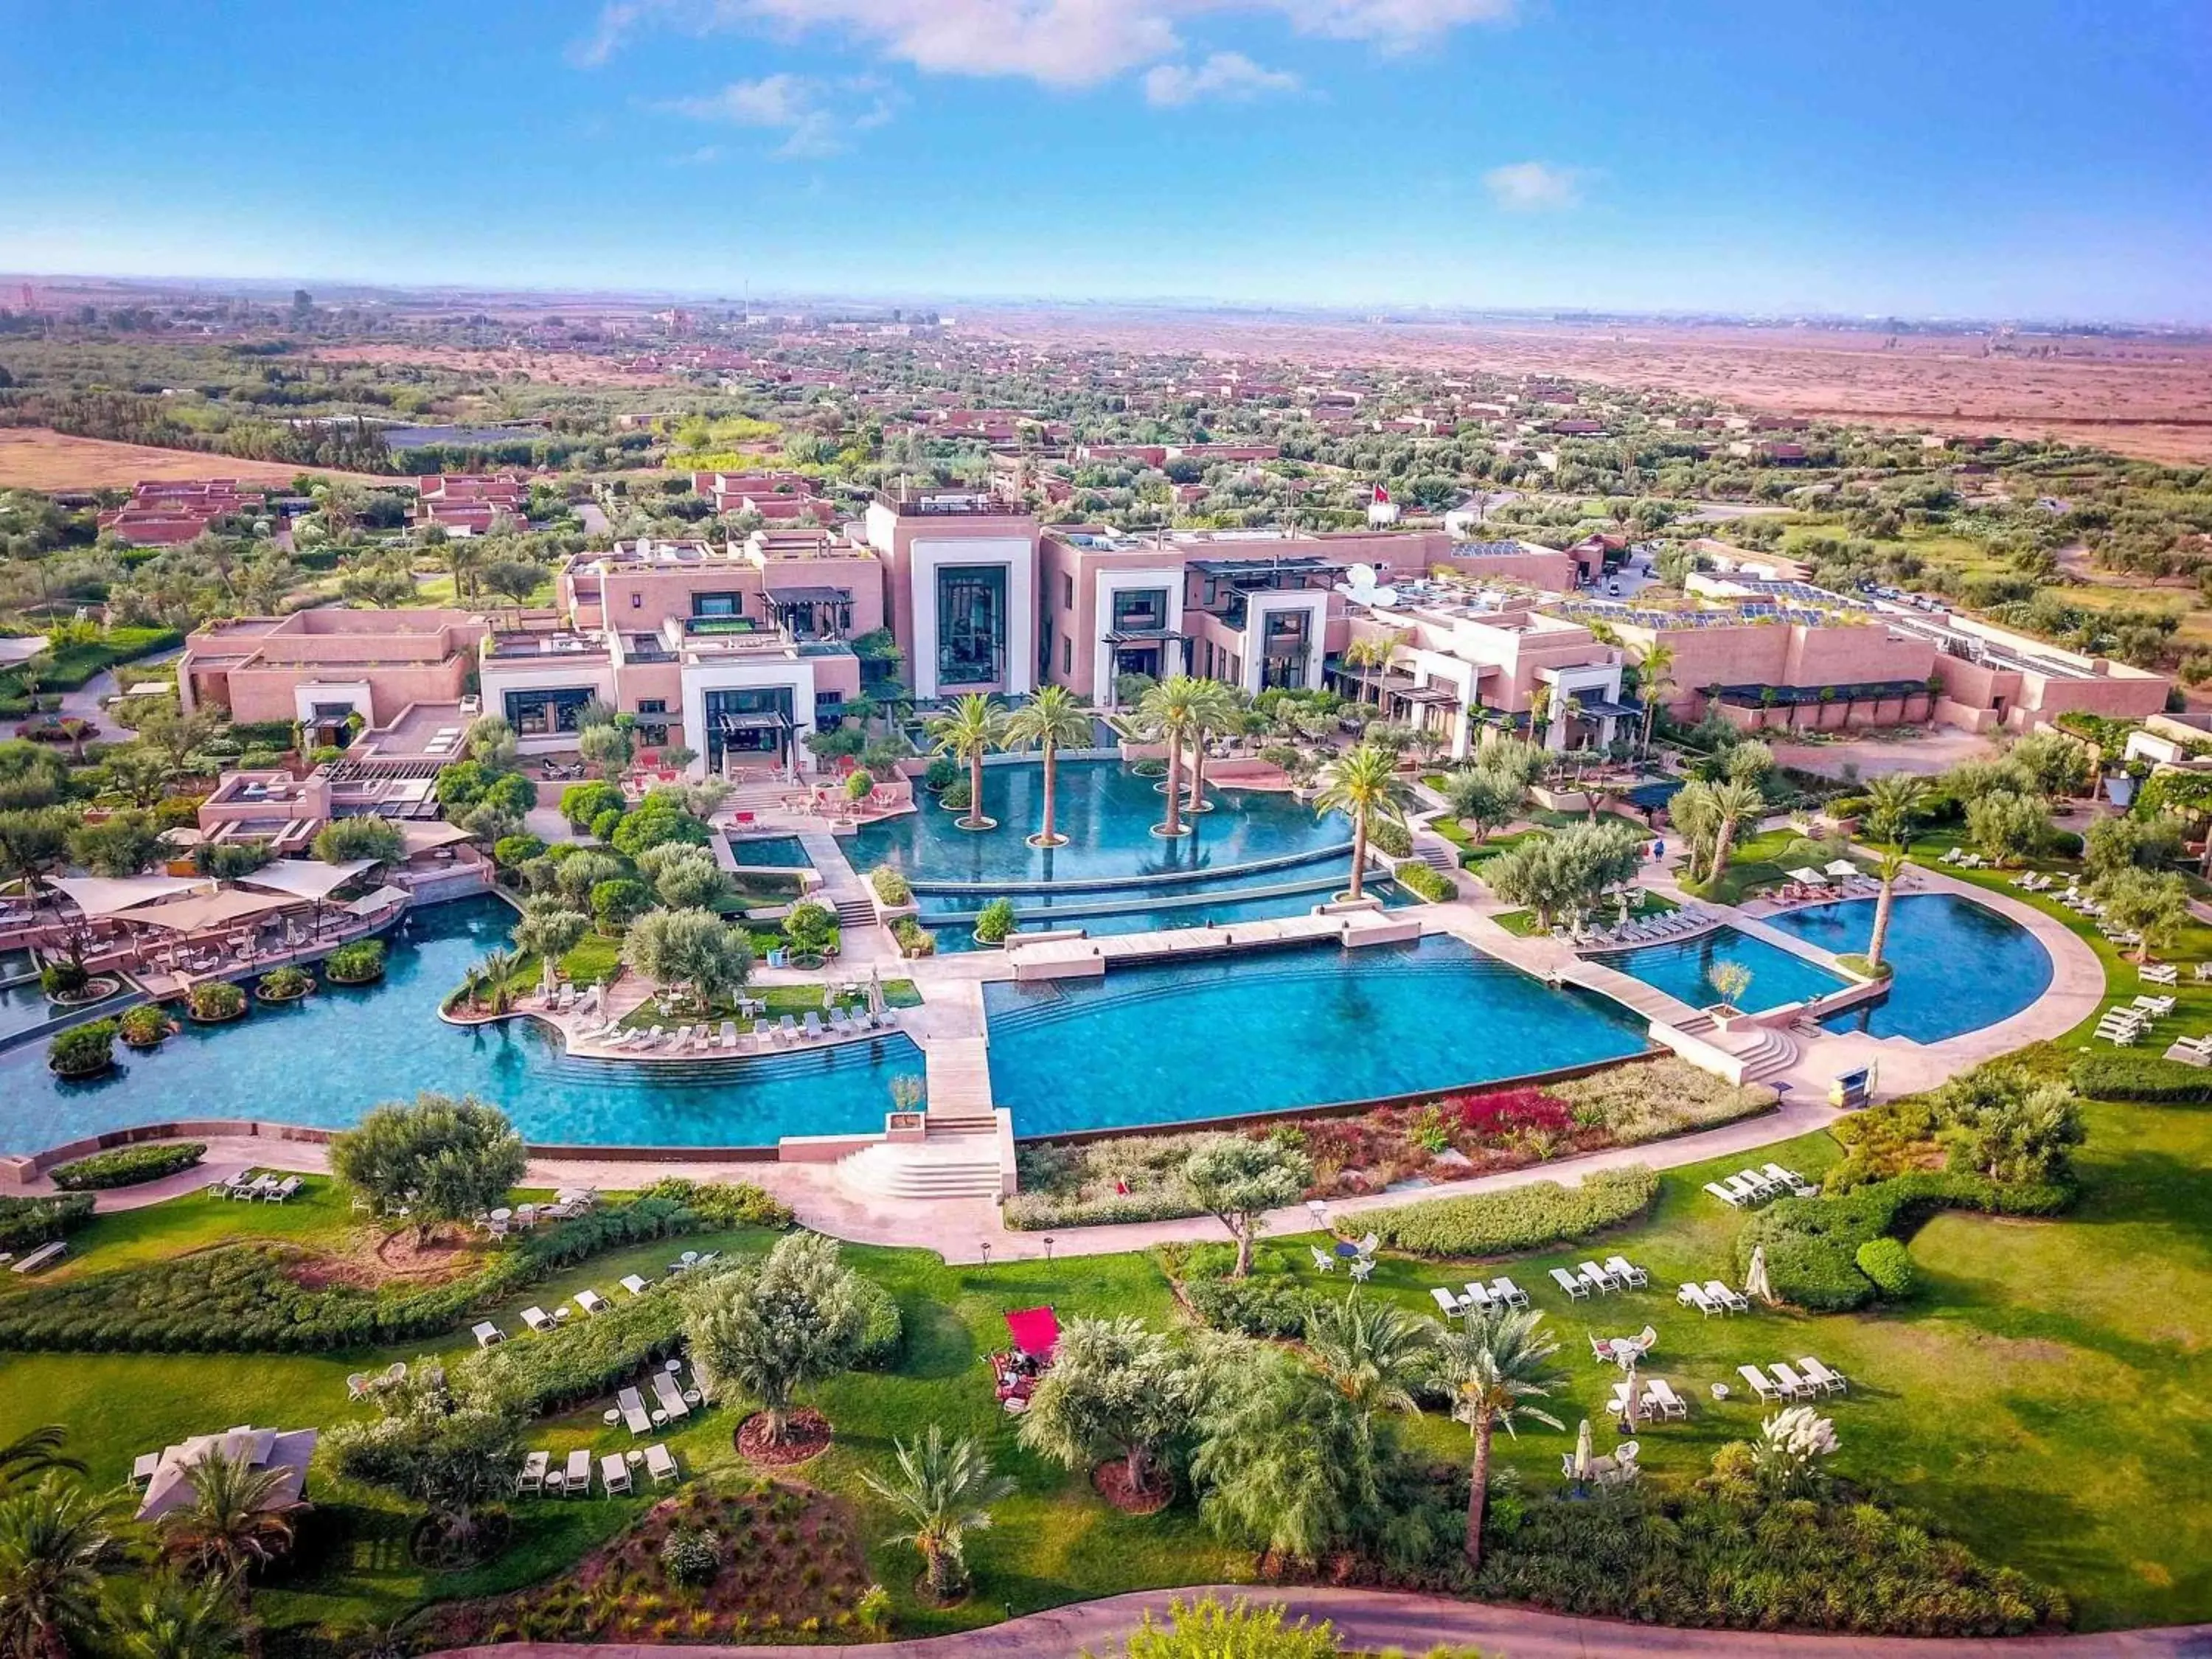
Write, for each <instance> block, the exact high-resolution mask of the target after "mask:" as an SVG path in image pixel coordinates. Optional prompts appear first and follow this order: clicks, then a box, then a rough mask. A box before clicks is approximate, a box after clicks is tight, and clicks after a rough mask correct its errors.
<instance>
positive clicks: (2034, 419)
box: [962, 308, 2212, 462]
mask: <svg viewBox="0 0 2212 1659" xmlns="http://www.w3.org/2000/svg"><path fill="white" fill-rule="evenodd" d="M962 323H963V327H965V328H969V329H974V330H977V331H983V332H987V333H990V334H994V335H997V336H1000V337H1005V338H1007V339H1017V340H1025V341H1030V342H1036V343H1057V344H1061V345H1078V344H1085V343H1090V344H1103V345H1109V346H1118V347H1122V348H1125V349H1135V350H1153V351H1170V352H1195V353H1200V354H1202V355H1206V356H1213V357H1218V358H1228V357H1240V356H1249V357H1257V358H1262V359H1287V360H1290V361H1291V362H1313V363H1340V364H1352V363H1360V362H1382V363H1394V362H1395V363H1404V364H1419V365H1421V366H1424V367H1426V368H1444V369H1449V368H1479V369H1486V370H1489V371H1492V372H1493V373H1498V374H1561V375H1565V376H1568V377H1570V378H1572V379H1579V380H1596V381H1601V382H1603V383H1606V384H1607V385H1612V386H1628V387H1653V388H1657V389H1661V390H1665V391H1671V392H1687V393H1691V394H1693V395H1699V396H1709V397H1712V398H1719V399H1723V400H1725V401H1727V402H1729V403H1730V404H1741V405H1744V406H1746V407H1748V408H1752V409H1759V410H1769V411H1771V412H1774V413H1778V414H1788V415H1803V416H1826V417H1832V418H1835V419H1839V420H1850V421H1857V422H1866V423H1868V424H1870V425H1875V426H1900V427H1929V428H1934V429H1935V430H1936V431H1938V432H1942V433H1947V434H1958V435H1969V436H1979V435H1995V436H2011V437H2042V436H2045V435H2051V436H2057V437H2061V438H2066V439H2070V440H2073V441H2078V442H2081V443H2088V444H2094V445H2098V446H2100V447H2105V448H2109V449H2112V450H2115V451H2118V453H2122V454H2127V455H2139V456H2142V457H2143V458H2145V459H2152V460H2164V461H2185V462H2186V461H2212V340H2208V339H2204V338H2201V337H2196V338H2185V337H2172V338H2158V339H2151V338H2130V339H2122V338H2112V337H2104V336H2093V335H2070V336H2066V337H2058V338H2049V337H2033V338H2021V337H2009V336H2005V335H2002V334H1999V335H1984V334H1901V335H1886V334H1883V333H1881V332H1878V331H1871V330H1869V331H1856V330H1846V329H1820V328H1810V327H1804V328H1800V327H1773V328H1752V327H1746V326H1742V325H1721V324H1716V325H1711V326H1692V325H1654V324H1596V323H1589V324H1584V323H1572V322H1559V323H1543V322H1537V321H1534V320H1532V321H1529V322H1526V323H1522V322H1510V323H1507V322H1499V323H1486V324H1437V325H1422V324H1413V323H1391V324H1367V323H1352V322H1345V323H1341V324H1336V323H1329V322H1324V321H1320V320H1299V321H1296V322H1292V321H1286V320H1284V319H1279V318H1277V319H1259V318H1251V319H1246V318H1240V317H1237V316H1235V315H1233V314H1228V313H1174V312H1157V313H1155V312H1141V313H1140V312H1130V311H1124V312H1116V311H1114V310H1111V309H1107V308H1100V309H1099V310H1097V311H1095V312H1091V311H1086V312H1083V313H1075V312H1065V311H1054V310H1051V309H1048V308H1039V309H1036V310H1022V311H980V312H979V311H969V312H967V313H963V317H962ZM2045 353H2048V354H2049V355H2042V354H2045Z"/></svg>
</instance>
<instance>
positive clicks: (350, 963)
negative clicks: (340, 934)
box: [323, 939, 384, 985]
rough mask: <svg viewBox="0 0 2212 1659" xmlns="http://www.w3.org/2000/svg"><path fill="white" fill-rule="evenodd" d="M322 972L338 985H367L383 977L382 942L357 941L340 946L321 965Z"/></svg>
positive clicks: (376, 940) (375, 940)
mask: <svg viewBox="0 0 2212 1659" xmlns="http://www.w3.org/2000/svg"><path fill="white" fill-rule="evenodd" d="M323 972H324V973H325V974H326V975H329V976H330V978H331V981H333V982H334V983H336V984H339V985H367V984H368V983H369V981H372V980H379V979H382V978H383V977H384V941H383V940H382V939H356V940H355V941H354V942H353V943H352V944H350V945H339V946H338V948H337V950H335V951H331V954H330V956H329V957H328V959H326V960H325V962H324V963H323Z"/></svg>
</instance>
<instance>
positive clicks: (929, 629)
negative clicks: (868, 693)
mask: <svg viewBox="0 0 2212 1659" xmlns="http://www.w3.org/2000/svg"><path fill="white" fill-rule="evenodd" d="M907 554H908V564H907V568H908V581H909V582H910V583H911V584H912V586H911V587H910V588H909V590H908V597H909V598H910V599H912V601H913V604H914V648H913V651H912V652H911V653H910V654H909V656H908V662H909V664H910V665H911V666H912V667H913V669H914V694H915V696H917V697H920V698H922V699H924V700H927V699H928V698H931V697H934V696H939V686H938V683H937V573H938V572H939V570H940V569H942V568H945V566H948V565H1000V566H1003V567H1005V568H1006V678H1005V680H1004V681H1003V682H1002V684H1001V686H1000V689H1001V690H1005V691H1006V692H1009V693H1011V694H1013V695H1016V696H1021V695H1025V694H1026V693H1028V692H1030V691H1033V690H1036V616H1037V608H1036V580H1037V550H1036V542H1035V541H1034V540H1032V539H1031V538H1029V537H1027V536H967V537H942V538H940V537H935V536H931V537H921V536H917V537H915V538H914V540H913V541H911V542H910V543H908V548H907ZM963 689H964V688H963Z"/></svg>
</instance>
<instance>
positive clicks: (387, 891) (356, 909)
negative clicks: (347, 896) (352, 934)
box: [346, 887, 413, 916]
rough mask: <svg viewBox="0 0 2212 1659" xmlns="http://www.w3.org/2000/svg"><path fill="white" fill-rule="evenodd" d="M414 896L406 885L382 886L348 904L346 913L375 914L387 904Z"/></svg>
mask: <svg viewBox="0 0 2212 1659" xmlns="http://www.w3.org/2000/svg"><path fill="white" fill-rule="evenodd" d="M412 896H413V895H412V894H410V893H409V892H408V890H406V889H405V888H404V887H380V888H378V889H377V890H375V891H374V893H364V894H362V896H361V897H359V898H357V899H356V900H355V901H354V902H352V903H351V904H349V905H347V906H346V913H347V914H348V915H356V916H373V915H375V914H376V913H377V912H378V911H379V910H381V909H383V908H385V907H386V905H388V904H397V903H399V902H402V901H403V900H405V899H408V898H411V897H412Z"/></svg>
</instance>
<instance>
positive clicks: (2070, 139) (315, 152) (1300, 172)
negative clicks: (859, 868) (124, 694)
mask: <svg viewBox="0 0 2212 1659" xmlns="http://www.w3.org/2000/svg"><path fill="white" fill-rule="evenodd" d="M0 107H4V108H5V109H6V110H7V112H8V115H7V118H6V119H5V120H4V121H0V269H5V270H33V271H101V272H114V273H121V274H146V275H197V276H265V277H273V278H282V279H292V278H301V279H307V280H310V281H311V282H312V281H313V280H317V279H319V280H322V281H325V282H326V283H327V282H331V281H334V280H337V279H342V278H354V279H361V280H368V281H382V282H392V283H429V282H450V283H464V284H484V285H501V286H533V287H560V288H584V287H624V286H649V287H653V288H661V289H671V290H676V291H681V292H692V293H702V294H709V295H714V294H727V295H738V294H739V293H741V292H747V291H750V293H752V294H754V295H769V294H786V295H788V294H798V293H812V294H844V295H884V296H889V297H898V298H924V297H948V298H957V297H962V296H1000V295H1006V296H1047V295H1048V296H1058V297H1066V298H1078V299H1080V298H1098V299H1125V298H1152V297H1190V298H1207V299H1221V300H1232V301H1264V302H1275V303H1284V304H1294V305H1295V304H1322V305H1345V306H1355V307H1364V306H1382V305H1423V304H1428V305H1442V306H1495V307H1521V306H1556V307H1601V308H1621V309H1682V310H1694V309H1729V310H1749V311H1797V310H1826V311H1832V312H1838V313H1881V312H1897V313H1909V314H1916V315H1926V314H1937V313H1943V314H1954V315H1957V314H1966V315H1978V316H1996V315H2013V316H2018V315H2038V316H2054V315H2068V316H2074V317H2109V318H2119V319H2188V320H2196V321H2212V11H2208V3H2207V0H2135V3H2132V4H2129V5H2125V6H2100V5H2095V4H2090V3H2082V0H2009V3H2002V4H1999V3H1987V0H1833V3H1829V4H1825V5H1820V4H1782V5H1775V4H1767V5H1760V4H1758V3H1755V0H611V3H606V0H574V3H571V0H536V3H524V0H471V3H469V4H467V5H465V6H460V5H455V4H453V3H450V0H440V3H416V0H386V3H382V4H379V5H377V6H374V7H370V6H367V5H361V4H341V3H316V0H309V3H297V0H223V3H220V4H217V3H210V0H170V3H167V4H164V5H158V6H157V5H155V4H152V3H146V0H0Z"/></svg>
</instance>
